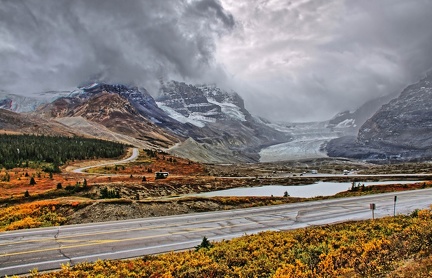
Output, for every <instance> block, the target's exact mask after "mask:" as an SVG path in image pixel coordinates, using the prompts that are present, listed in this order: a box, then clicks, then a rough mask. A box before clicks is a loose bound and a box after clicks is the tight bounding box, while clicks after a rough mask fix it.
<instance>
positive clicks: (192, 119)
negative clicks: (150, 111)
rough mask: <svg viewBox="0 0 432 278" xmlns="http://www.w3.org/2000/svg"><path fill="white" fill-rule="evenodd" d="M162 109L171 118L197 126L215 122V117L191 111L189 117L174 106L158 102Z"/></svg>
mask: <svg viewBox="0 0 432 278" xmlns="http://www.w3.org/2000/svg"><path fill="white" fill-rule="evenodd" d="M156 104H157V105H158V106H159V108H160V109H162V110H164V111H165V113H167V114H168V116H170V117H171V118H173V119H174V120H176V121H179V122H181V123H183V124H185V123H190V124H193V125H194V126H197V127H204V126H205V124H206V122H215V121H216V120H215V119H213V118H209V117H205V116H203V115H201V114H200V113H190V114H189V115H188V116H187V117H186V116H184V115H183V114H181V113H179V112H177V111H176V110H174V109H173V108H171V107H169V106H166V105H165V104H164V103H163V102H156Z"/></svg>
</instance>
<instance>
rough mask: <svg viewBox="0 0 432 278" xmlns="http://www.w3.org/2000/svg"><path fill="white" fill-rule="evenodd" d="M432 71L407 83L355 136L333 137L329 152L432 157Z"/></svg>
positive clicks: (357, 155)
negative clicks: (414, 81)
mask: <svg viewBox="0 0 432 278" xmlns="http://www.w3.org/2000/svg"><path fill="white" fill-rule="evenodd" d="M431 96H432V75H431V74H430V73H429V74H428V75H427V76H426V77H424V78H423V79H421V80H420V81H418V82H417V83H414V84H411V85H409V86H408V87H406V88H405V89H404V90H403V91H402V93H401V94H400V95H399V96H398V97H397V98H394V99H393V100H391V101H390V102H388V103H386V104H385V105H383V106H382V107H381V108H380V109H378V111H377V112H376V113H375V114H374V115H373V116H372V117H371V118H370V119H368V120H367V121H366V122H365V123H364V124H363V125H362V126H361V128H360V130H359V132H358V134H357V135H356V136H355V137H342V138H338V139H334V140H332V141H330V143H329V144H328V145H327V151H328V154H329V155H330V156H341V157H349V158H356V159H365V160H371V161H376V162H390V161H409V160H424V159H430V158H431V157H432V148H431V143H432V128H431V126H432V123H431V113H432V112H431V107H432V103H431V102H432V98H431Z"/></svg>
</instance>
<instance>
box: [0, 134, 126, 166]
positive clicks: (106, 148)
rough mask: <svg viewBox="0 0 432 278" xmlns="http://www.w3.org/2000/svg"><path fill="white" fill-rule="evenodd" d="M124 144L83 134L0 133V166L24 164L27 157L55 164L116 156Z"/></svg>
mask: <svg viewBox="0 0 432 278" xmlns="http://www.w3.org/2000/svg"><path fill="white" fill-rule="evenodd" d="M125 148H126V145H124V144H120V143H116V142H110V141H104V140H99V139H90V138H82V137H60V136H43V135H41V136H37V135H7V134H0V168H1V167H3V168H6V169H11V168H14V167H19V166H22V167H26V166H28V165H27V164H28V162H29V161H33V162H47V163H52V164H53V165H54V167H53V168H56V167H58V165H61V164H63V163H65V162H66V161H70V160H85V159H93V158H115V157H118V156H120V155H122V154H124V152H125Z"/></svg>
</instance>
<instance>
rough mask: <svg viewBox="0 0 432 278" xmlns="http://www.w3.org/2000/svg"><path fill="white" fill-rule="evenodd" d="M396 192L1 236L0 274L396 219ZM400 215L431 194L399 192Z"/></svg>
mask: <svg viewBox="0 0 432 278" xmlns="http://www.w3.org/2000/svg"><path fill="white" fill-rule="evenodd" d="M394 196H395V194H394V193H391V194H380V195H371V196H363V197H355V198H343V199H333V200H324V201H313V202H305V203H297V204H288V205H279V206H269V207H257V208H249V209H241V210H231V211H219V212H209V213H196V214H186V215H178V216H170V217H157V218H156V217H155V218H145V219H135V220H127V221H115V222H105V223H94V224H82V225H70V226H61V227H51V228H39V229H30V230H20V231H13V232H3V233H0V275H1V276H4V275H11V274H21V273H28V271H29V270H31V269H34V268H38V269H39V270H49V269H56V268H59V267H60V265H61V264H65V263H71V264H75V263H77V262H82V261H95V260H97V259H120V258H130V257H137V256H142V255H145V254H157V253H162V252H169V251H177V250H184V249H188V248H192V247H194V246H196V245H198V244H199V243H200V242H201V240H202V238H203V236H206V237H207V238H209V239H210V240H212V241H219V240H222V239H231V238H234V237H239V236H242V235H244V234H253V233H258V232H260V231H267V230H277V231H278V230H288V229H295V228H300V227H306V226H310V225H322V224H328V223H335V222H342V221H347V220H355V219H368V218H371V217H372V213H371V211H370V209H369V204H370V203H375V204H376V210H375V217H383V216H388V215H393V209H394ZM397 196H398V198H397V203H396V213H409V212H411V211H413V210H414V209H416V208H427V207H428V206H429V205H430V204H431V203H432V198H431V197H432V189H424V190H415V191H406V192H399V193H397Z"/></svg>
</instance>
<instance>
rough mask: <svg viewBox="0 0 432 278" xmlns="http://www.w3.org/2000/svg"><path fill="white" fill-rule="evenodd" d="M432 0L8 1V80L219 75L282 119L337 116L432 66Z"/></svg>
mask: <svg viewBox="0 0 432 278" xmlns="http://www.w3.org/2000/svg"><path fill="white" fill-rule="evenodd" d="M431 27H432V1H430V0H362V1H358V0H310V1H307V0H304V1H301V0H292V1H278V0H222V1H218V0H196V1H194V0H183V1H181V0H163V1H160V0H149V1H135V0H128V1H114V0H112V1H109V0H74V1H69V0H44V1H30V0H27V1H26V0H22V1H19V0H0V90H5V91H7V92H11V93H17V94H22V95H30V94H33V95H37V94H38V93H40V92H43V91H48V90H71V89H73V88H75V87H76V86H78V85H79V84H81V83H83V82H86V81H88V80H90V79H92V78H99V79H100V80H102V81H107V82H116V83H118V82H121V83H126V84H136V85H141V86H145V87H146V88H147V89H148V90H149V91H150V92H151V93H153V94H155V93H156V92H157V84H158V79H159V78H165V79H171V78H173V79H176V80H184V81H186V82H191V83H201V82H216V83H218V84H220V85H221V86H223V87H224V88H232V89H234V90H236V91H237V92H238V93H239V94H240V95H241V96H242V97H243V98H244V99H245V103H246V108H247V109H248V110H250V111H251V112H252V113H253V114H255V115H260V116H264V117H267V118H269V119H271V120H283V121H311V120H326V119H329V118H331V117H332V116H333V115H334V114H336V113H338V112H341V111H343V110H347V109H355V108H357V107H358V106H360V105H361V104H363V103H364V102H365V101H367V100H369V99H371V98H374V97H378V96H382V95H386V94H390V93H397V92H400V91H401V89H403V88H404V87H405V86H406V85H408V84H409V83H411V82H415V81H416V80H418V79H419V78H421V77H422V74H424V73H425V71H426V70H428V69H430V68H431V67H432V55H431V53H432V28H431Z"/></svg>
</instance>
